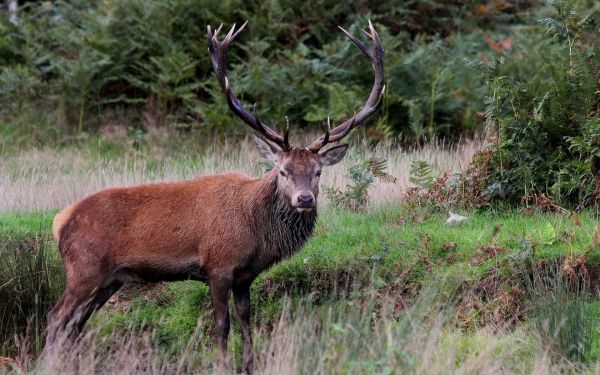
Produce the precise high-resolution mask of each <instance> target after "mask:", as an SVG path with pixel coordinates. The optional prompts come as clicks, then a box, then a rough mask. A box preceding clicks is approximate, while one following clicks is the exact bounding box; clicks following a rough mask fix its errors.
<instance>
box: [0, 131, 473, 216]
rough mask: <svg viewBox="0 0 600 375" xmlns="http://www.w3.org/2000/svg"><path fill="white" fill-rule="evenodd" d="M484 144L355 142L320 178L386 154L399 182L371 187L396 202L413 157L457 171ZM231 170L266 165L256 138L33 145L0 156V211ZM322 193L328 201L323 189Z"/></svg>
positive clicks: (338, 176) (330, 180)
mask: <svg viewBox="0 0 600 375" xmlns="http://www.w3.org/2000/svg"><path fill="white" fill-rule="evenodd" d="M480 146H481V143H480V142H477V141H466V142H463V143H461V144H459V145H453V146H448V145H444V144H442V143H441V142H434V143H430V144H426V145H424V146H422V147H418V148H411V149H403V148H395V149H389V148H384V147H379V148H376V149H374V150H372V149H368V148H366V147H361V146H360V145H359V146H355V147H353V148H351V151H350V152H349V155H348V156H347V157H346V158H345V159H344V161H343V162H342V163H341V164H339V165H336V166H334V167H331V168H328V169H327V170H326V171H325V173H324V174H323V178H322V183H321V185H322V186H333V187H337V188H343V187H344V186H345V185H346V184H347V181H348V180H347V177H346V173H347V172H346V171H347V169H348V166H349V165H351V164H352V163H353V162H356V161H357V160H361V159H363V158H365V157H369V156H378V157H382V158H385V159H387V160H388V169H389V171H390V173H391V174H392V175H393V176H395V177H397V179H398V182H397V183H396V184H386V183H378V182H377V183H375V185H374V186H373V187H372V189H371V191H370V204H371V205H372V206H380V205H383V204H387V203H389V202H397V201H398V200H399V199H400V198H401V196H402V194H403V192H404V189H405V187H406V186H407V185H408V177H409V172H410V164H411V162H412V161H413V160H417V159H418V160H424V161H427V162H428V163H430V164H432V166H433V169H434V171H435V172H436V173H442V172H444V171H458V170H462V169H464V168H466V167H467V166H468V164H469V162H470V161H471V158H472V156H473V154H474V153H475V152H476V151H477V150H478V149H479V148H480ZM227 171H241V172H244V173H247V174H249V175H252V176H255V177H259V176H260V175H261V173H263V172H264V163H262V162H261V159H260V157H259V156H258V153H257V152H256V151H255V148H254V145H253V144H252V143H251V141H249V140H245V141H243V142H241V143H239V144H235V145H231V144H222V145H218V146H209V147H207V149H205V150H203V151H202V152H201V153H199V154H197V155H190V154H177V153H165V152H163V151H161V150H153V149H149V150H147V151H145V152H144V153H137V152H136V153H126V154H125V155H122V156H114V157H110V158H106V157H100V158H99V157H98V156H96V155H95V154H94V153H93V152H90V151H89V150H87V149H86V150H85V151H78V150H74V149H68V150H56V149H43V150H28V151H24V152H22V153H20V154H18V155H10V156H4V157H3V158H2V159H1V160H0V212H1V211H15V210H20V211H30V210H39V209H59V208H63V207H65V206H67V205H68V204H70V203H72V202H74V201H76V200H78V199H81V198H83V197H85V196H87V195H89V194H91V193H94V192H96V191H99V190H101V189H104V188H108V187H117V186H130V185H136V184H143V183H150V182H161V181H176V180H185V179H191V178H195V177H198V176H204V175H211V174H216V173H222V172H227ZM320 199H321V203H322V204H327V201H326V197H325V196H323V197H321V198H320Z"/></svg>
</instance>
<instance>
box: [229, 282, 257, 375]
mask: <svg viewBox="0 0 600 375" xmlns="http://www.w3.org/2000/svg"><path fill="white" fill-rule="evenodd" d="M250 284H251V282H245V283H242V284H240V285H236V286H234V287H233V297H234V299H235V309H236V312H237V315H238V318H239V320H240V327H241V328H242V339H243V340H244V362H243V370H244V371H245V372H246V374H249V375H251V374H252V373H253V372H254V355H253V353H252V331H251V329H250Z"/></svg>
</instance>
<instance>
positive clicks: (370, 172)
mask: <svg viewBox="0 0 600 375" xmlns="http://www.w3.org/2000/svg"><path fill="white" fill-rule="evenodd" d="M386 164H387V162H386V160H384V159H380V158H369V159H367V160H365V161H362V162H358V163H355V164H353V165H351V166H350V168H349V169H348V177H349V179H350V181H351V183H349V184H348V185H347V186H346V189H345V190H339V189H336V188H334V187H326V188H325V193H326V194H327V196H328V198H329V199H330V200H331V202H332V203H333V205H335V206H337V207H341V208H345V209H349V210H352V211H361V210H363V209H364V208H365V207H366V205H367V202H368V198H369V187H370V186H371V185H373V183H374V182H375V178H377V179H379V180H380V181H382V182H386V183H395V182H396V178H395V177H394V176H392V175H390V174H389V173H387V172H386V169H387V165H386Z"/></svg>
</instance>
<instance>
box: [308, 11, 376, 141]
mask: <svg viewBox="0 0 600 375" xmlns="http://www.w3.org/2000/svg"><path fill="white" fill-rule="evenodd" d="M338 27H339V26H338ZM339 28H340V30H342V31H343V32H344V34H346V36H347V37H348V38H349V39H350V40H351V41H352V42H354V44H356V46H357V47H358V48H359V49H360V50H361V51H362V52H363V53H364V54H365V55H366V56H367V57H368V58H369V60H371V64H372V65H373V70H374V71H375V83H374V84H373V89H372V90H371V94H370V95H369V99H367V102H366V103H365V105H364V107H363V108H362V109H361V110H360V111H359V112H358V113H355V114H354V116H352V118H351V119H349V120H346V121H344V122H343V123H342V124H340V125H338V126H336V127H335V128H333V129H332V130H329V129H328V130H327V132H326V133H325V134H324V135H322V136H320V137H319V138H318V139H317V140H316V141H314V142H313V143H312V144H311V145H310V146H308V147H307V149H308V150H310V151H312V152H319V150H320V149H321V148H323V146H325V145H326V144H327V143H333V142H337V141H339V140H341V139H342V138H344V137H345V136H346V135H348V133H350V130H352V129H354V128H355V127H356V126H358V125H360V124H361V123H362V122H363V121H365V120H366V119H367V118H369V116H371V115H372V114H373V113H374V112H375V111H377V109H379V107H380V106H381V103H382V98H383V94H384V92H385V77H384V73H383V47H382V46H381V39H379V34H377V32H376V31H375V28H373V24H372V23H371V21H369V32H367V31H364V30H363V32H364V33H365V34H366V35H367V36H368V37H369V39H371V40H372V41H373V48H372V50H371V51H369V49H368V48H367V47H366V46H365V45H364V44H363V43H362V42H361V41H360V40H358V39H357V38H356V37H354V36H353V35H351V34H350V33H348V32H347V31H346V30H344V29H343V28H341V27H339Z"/></svg>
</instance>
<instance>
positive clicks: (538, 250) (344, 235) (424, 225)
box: [0, 208, 600, 368]
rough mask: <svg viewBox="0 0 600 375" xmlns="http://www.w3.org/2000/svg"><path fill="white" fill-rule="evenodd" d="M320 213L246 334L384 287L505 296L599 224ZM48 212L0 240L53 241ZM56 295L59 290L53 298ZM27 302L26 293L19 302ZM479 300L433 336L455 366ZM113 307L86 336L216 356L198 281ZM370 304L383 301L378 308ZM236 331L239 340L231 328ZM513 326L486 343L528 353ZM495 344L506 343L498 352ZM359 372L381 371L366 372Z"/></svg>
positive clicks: (594, 306)
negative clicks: (139, 335) (145, 335)
mask: <svg viewBox="0 0 600 375" xmlns="http://www.w3.org/2000/svg"><path fill="white" fill-rule="evenodd" d="M324 211H325V212H324V213H323V214H322V215H321V216H320V218H319V222H318V225H317V228H316V231H315V235H314V237H313V238H312V239H311V240H310V241H309V242H308V244H307V245H306V246H305V247H304V248H303V249H302V250H301V251H300V252H299V253H298V254H297V255H296V256H294V257H292V258H291V259H288V260H285V261H283V262H281V263H280V264H277V265H276V266H274V267H273V268H271V269H270V270H268V271H267V272H265V273H263V274H262V275H261V276H260V277H259V278H258V279H257V280H256V281H255V283H254V284H253V295H252V304H253V325H254V326H255V327H257V328H256V329H257V330H258V332H261V333H262V335H263V336H264V335H265V332H268V331H269V330H271V329H272V328H273V327H274V326H276V325H277V322H278V321H279V319H280V316H281V314H282V311H284V310H285V309H286V308H285V306H284V305H286V303H287V304H289V306H290V307H289V309H291V311H296V310H298V309H300V310H303V309H304V311H306V309H307V307H306V306H310V311H311V314H317V316H321V318H323V319H325V318H324V317H325V316H327V313H328V311H330V310H331V309H332V308H334V309H339V308H342V309H343V310H344V311H346V310H345V309H350V310H348V311H351V310H352V306H362V302H361V301H364V300H365V299H367V300H368V299H369V298H371V297H369V296H373V293H375V295H382V296H385V295H387V294H386V293H388V291H390V290H393V291H397V290H399V293H400V295H402V296H403V297H402V298H405V300H406V301H407V304H408V305H411V304H413V303H417V301H419V300H420V299H422V295H423V293H424V291H427V290H435V293H436V301H437V302H440V301H456V303H457V304H459V305H460V304H461V303H462V304H465V300H460V298H459V299H454V297H456V296H457V295H458V294H457V293H464V291H465V290H469V289H472V288H474V287H475V288H476V287H477V285H478V283H481V282H483V280H484V278H485V277H486V275H489V274H490V272H491V273H492V274H493V273H496V274H498V275H499V278H498V283H499V285H500V287H499V288H509V287H514V285H516V283H518V280H517V278H518V276H517V274H518V272H517V271H518V270H523V269H526V267H527V265H528V264H531V263H534V264H535V263H536V262H540V261H542V260H544V259H562V258H564V257H565V256H566V255H567V254H568V252H569V251H572V252H573V254H574V255H575V256H578V255H579V254H582V253H583V252H584V251H586V249H587V248H588V247H589V246H590V244H591V243H592V238H593V235H594V231H595V230H597V226H598V224H597V223H598V221H597V218H596V217H595V214H594V213H591V212H585V213H583V214H581V216H580V218H581V220H580V222H577V221H576V220H575V219H573V218H571V217H569V216H566V215H561V214H543V213H527V212H523V211H508V212H502V213H495V212H492V211H487V212H480V213H466V215H467V216H468V217H469V219H468V220H467V221H465V222H463V223H460V224H458V225H456V226H448V225H447V224H446V222H445V220H446V215H445V214H444V213H434V214H427V215H426V214H422V213H414V212H408V211H406V210H404V209H402V208H387V209H379V210H375V211H371V212H366V213H349V212H344V211H338V210H333V209H326V210H324ZM53 214H54V212H49V211H48V212H32V213H4V214H2V215H0V234H1V235H2V236H3V237H2V238H8V237H11V238H13V239H14V238H29V237H35V236H36V235H37V236H39V235H40V234H43V235H45V236H49V233H50V231H51V228H50V226H51V224H50V223H51V219H52V216H53ZM490 247H492V248H497V249H501V251H499V252H498V253H497V254H493V253H492V254H491V255H490V254H486V253H485V252H484V250H482V249H485V248H490ZM5 250H6V249H5ZM11 254H12V256H15V255H14V253H11ZM46 256H47V257H48V259H49V261H50V262H51V263H52V265H53V270H54V272H59V273H60V272H61V269H60V267H59V266H60V263H59V260H58V254H57V249H56V246H55V244H53V242H52V241H50V243H49V246H48V247H46ZM5 259H6V257H5ZM598 260H599V254H597V251H596V252H594V251H592V252H591V253H590V254H589V256H588V258H587V262H586V264H587V265H588V268H590V269H592V268H594V267H597V264H598ZM2 264H3V263H2V262H0V265H2ZM4 264H6V262H5V263H4ZM0 271H2V272H0V275H3V276H2V278H3V279H2V280H0V285H2V284H4V282H5V281H4V279H5V278H8V276H9V275H7V274H6V271H7V270H0ZM55 276H56V275H54V277H55ZM502 277H504V278H502ZM60 285H61V284H60V283H59V284H58V287H60ZM55 286H56V284H55ZM55 292H59V291H55ZM24 293H25V292H24ZM57 296H58V293H55V297H53V298H56V297H57ZM452 296H454V297H452ZM24 297H26V295H21V296H20V298H21V299H23V298H24ZM382 298H383V297H382ZM478 298H479V300H478V301H477V302H478V303H480V305H477V306H478V307H477V308H473V306H468V307H467V308H466V310H465V311H467V313H468V314H467V315H469V314H471V315H472V316H475V317H476V318H477V319H472V321H471V320H469V321H467V322H466V323H465V322H464V321H461V319H460V318H456V317H453V318H452V319H450V320H452V321H454V323H452V325H451V326H450V328H445V329H444V330H443V334H442V335H441V339H440V340H441V341H440V343H441V344H440V345H447V344H444V342H446V341H447V340H457V342H458V345H457V347H456V348H455V349H456V350H458V352H460V353H457V358H459V359H460V358H463V357H464V358H467V359H469V358H471V359H472V358H473V356H477V355H479V354H477V353H478V352H477V349H476V348H477V347H479V346H480V343H481V341H482V340H483V341H485V340H488V341H489V340H491V337H492V336H493V335H490V334H483V333H482V332H481V331H479V330H477V329H476V327H480V324H479V323H477V324H475V323H472V322H475V321H476V322H483V323H484V324H486V322H487V323H492V322H493V319H491V318H490V316H491V315H490V314H489V311H491V310H494V309H496V307H497V305H498V303H497V301H496V302H495V301H489V300H487V299H486V298H487V297H485V296H478ZM118 300H119V302H118V303H117V304H108V305H107V307H105V308H103V309H102V310H100V311H99V312H98V313H96V314H95V316H94V317H93V318H92V320H91V322H90V324H89V326H88V327H89V329H94V328H96V329H99V332H100V335H101V336H104V337H111V335H114V334H115V333H116V332H131V331H133V332H138V331H139V332H142V331H144V332H152V335H153V336H152V337H153V340H155V342H156V343H157V345H159V346H160V348H161V352H162V355H166V356H167V358H170V357H171V356H175V357H177V353H181V351H182V350H187V349H186V348H188V346H189V343H190V339H191V338H193V337H195V339H194V340H193V341H194V342H195V344H194V347H203V348H205V349H206V348H212V341H211V340H212V335H211V330H212V324H213V323H212V315H211V309H210V298H209V295H208V288H207V287H206V286H205V285H204V284H201V283H198V282H192V281H189V282H175V283H169V284H165V285H164V286H161V287H159V288H154V289H150V290H148V289H147V288H141V289H140V288H125V289H123V290H121V291H120V292H119V293H118ZM286 301H287V302H286ZM375 303H376V304H377V303H381V302H380V301H379V300H378V299H376V301H375ZM307 304H308V305H307ZM344 306H345V307H344ZM586 306H587V307H585V308H586V309H587V310H586V311H589V312H590V314H595V313H594V311H597V310H598V303H597V301H596V300H595V299H594V300H589V301H586ZM500 307H502V306H500ZM457 308H458V309H460V308H462V306H457ZM505 308H508V309H510V308H511V306H505ZM38 310H39V309H38ZM38 310H36V311H38ZM319 311H320V312H319ZM38 313H39V312H38ZM486 314H487V315H486ZM456 316H460V314H459V313H456ZM321 318H318V319H321ZM2 319H5V317H2ZM315 319H317V318H315ZM38 321H43V319H38ZM198 322H200V325H199V326H197V323H198ZM233 324H234V325H233V327H234V332H237V331H238V329H237V322H236V320H235V319H233ZM452 327H454V328H452ZM460 327H462V328H460ZM519 327H521V328H519V330H520V331H518V332H517V333H511V334H509V336H507V337H508V338H507V337H504V338H500V339H499V340H500V341H498V342H496V343H495V344H494V345H495V346H498V347H502V345H505V346H510V345H513V344H514V343H513V344H511V343H512V342H513V341H514V340H513V339H514V337H513V336H514V335H524V336H523V337H521V338H519V339H518V340H517V341H518V342H521V344H519V345H521V346H519V347H515V348H513V349H515V350H517V352H519V353H530V349H531V345H532V342H537V341H536V340H538V338H537V336H536V335H535V334H531V333H528V332H530V331H534V332H535V329H534V328H531V327H535V324H533V323H531V324H529V323H528V321H527V320H526V321H525V325H519ZM527 327H529V328H527ZM19 329H23V327H21V328H19ZM474 329H475V330H474ZM524 332H525V333H524ZM2 337H4V340H8V342H6V341H5V342H4V345H3V346H2V347H3V348H4V349H3V350H4V351H5V353H0V355H1V354H9V353H10V349H9V348H10V341H11V338H10V335H6V332H3V335H2ZM519 337H520V336H519ZM599 337H600V334H597V333H596V334H594V340H593V345H592V350H591V354H590V356H589V358H597V354H596V353H598V348H599V347H600V344H599V342H600V339H599ZM502 340H507V343H504V344H503V343H502ZM109 341H110V340H109ZM268 342H269V339H268V337H267V338H265V337H263V339H262V341H260V340H259V343H258V344H257V345H259V347H260V346H261V345H263V349H264V346H265V345H268ZM240 345H241V343H240V338H239V336H238V335H237V334H236V335H234V336H233V337H232V344H231V347H232V351H233V354H234V355H235V356H238V355H239V348H240ZM38 347H39V344H38ZM188 349H189V348H188ZM495 350H500V349H495ZM473 353H475V354H473ZM206 355H207V356H208V357H211V356H214V355H215V353H214V352H212V351H209V353H208V354H206ZM465 356H466V357H465ZM461 360H462V359H461ZM465 360H466V359H465ZM356 365H357V366H359V367H360V366H363V367H364V366H367V367H368V366H371V365H373V366H375V367H377V366H376V364H373V363H367V364H365V363H362V364H360V365H359V364H356ZM363 367H361V368H363Z"/></svg>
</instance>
